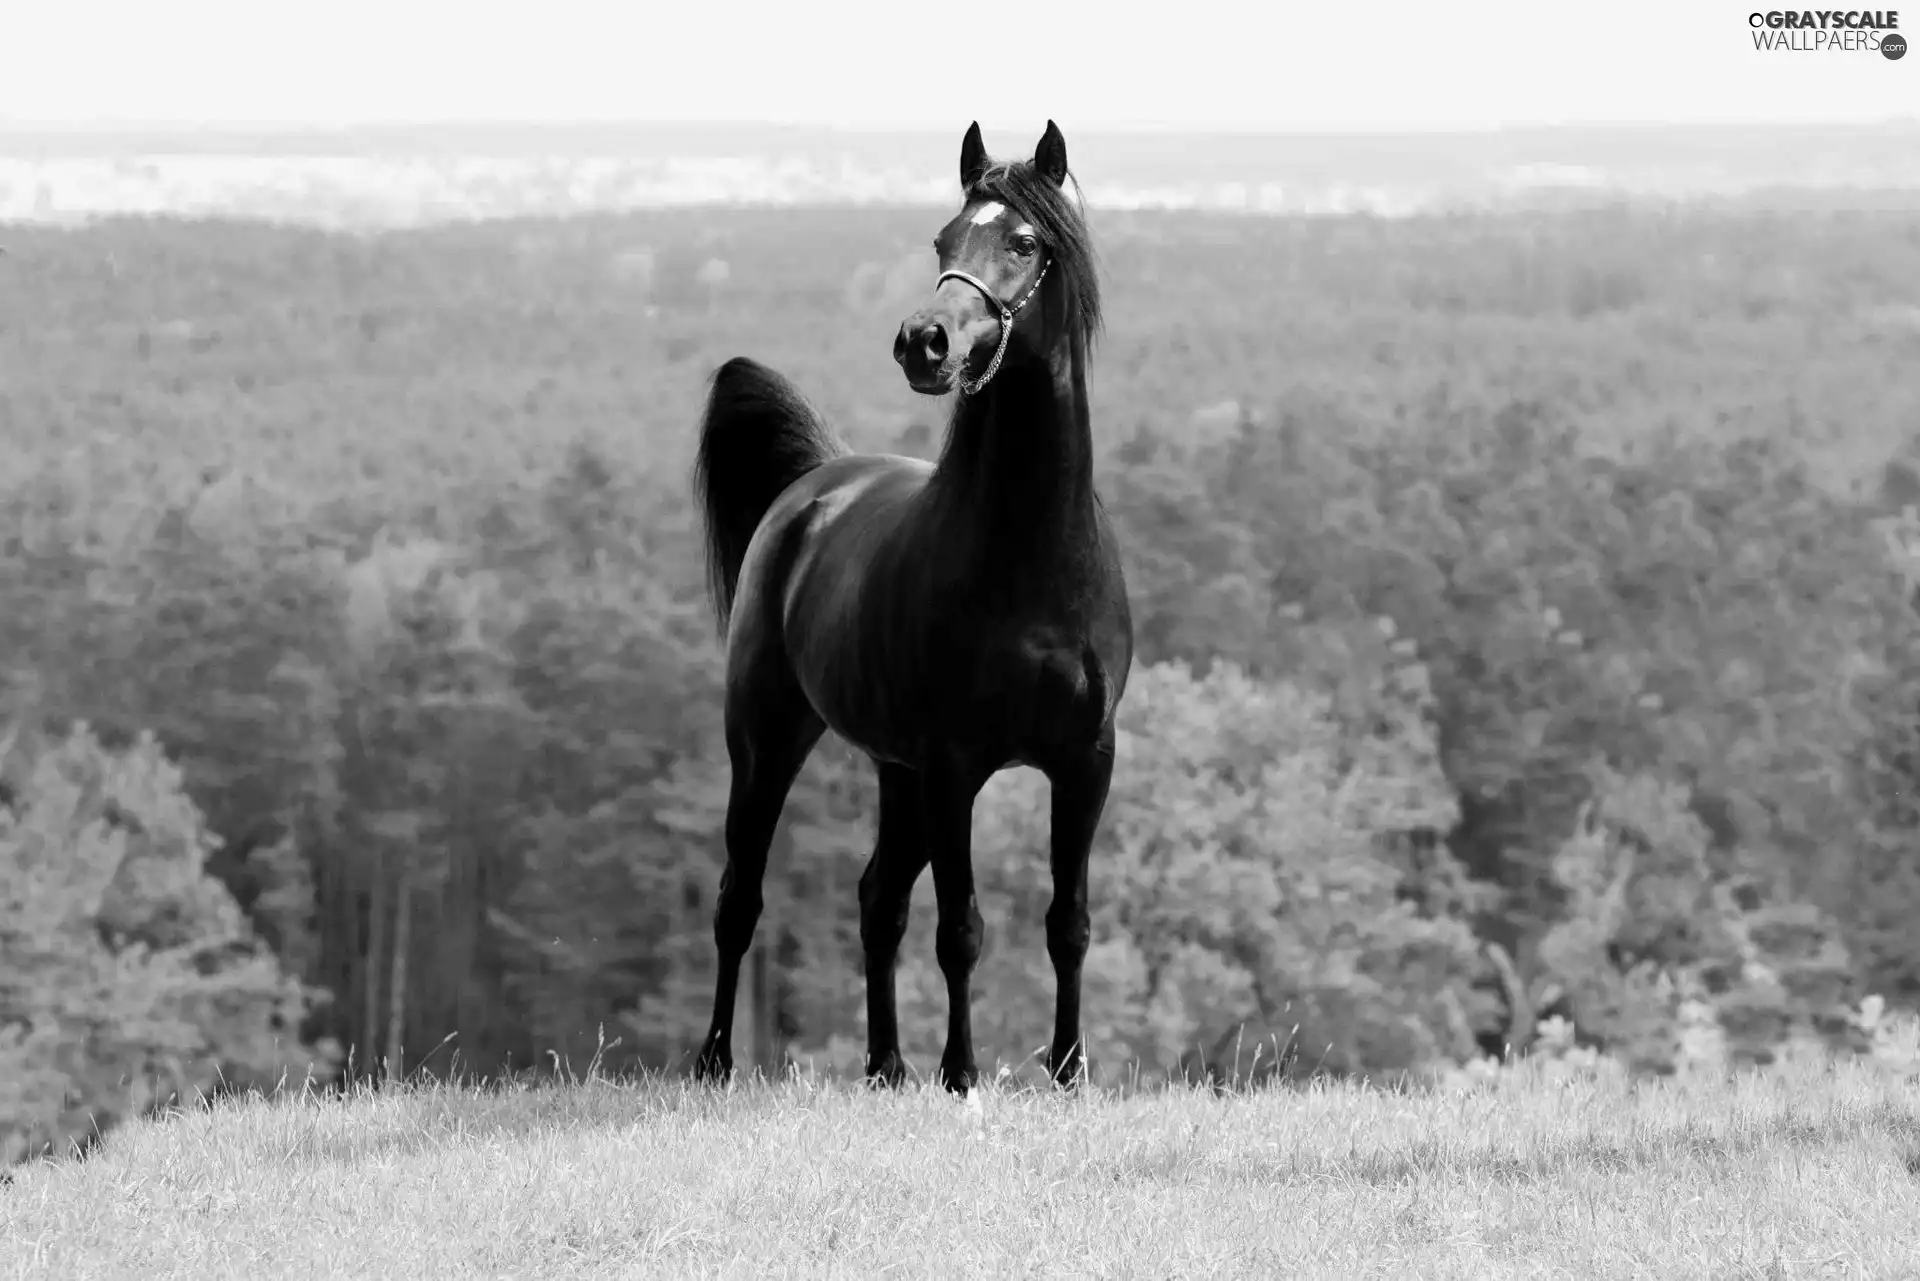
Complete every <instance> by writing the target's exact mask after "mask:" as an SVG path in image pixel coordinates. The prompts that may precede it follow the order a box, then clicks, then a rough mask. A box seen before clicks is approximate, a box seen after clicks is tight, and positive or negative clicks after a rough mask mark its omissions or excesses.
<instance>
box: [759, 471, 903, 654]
mask: <svg viewBox="0 0 1920 1281" xmlns="http://www.w3.org/2000/svg"><path fill="white" fill-rule="evenodd" d="M932 475H933V464H931V463H929V462H925V461H923V460H921V459H918V458H906V457H901V456H898V455H894V454H848V455H845V456H843V457H840V458H835V459H833V460H831V461H830V462H826V463H823V464H821V465H820V466H819V467H816V468H814V469H813V470H812V471H810V472H808V473H807V474H806V475H804V476H802V477H800V478H799V479H798V480H796V481H794V482H793V484H791V485H789V486H788V487H787V488H786V490H785V491H783V492H782V493H781V495H780V496H779V498H777V499H775V500H774V503H773V505H772V506H771V507H769V508H768V509H767V514H766V516H765V517H764V518H763V519H762V520H761V522H760V528H759V529H758V530H757V531H755V533H754V536H753V541H752V543H751V544H750V545H749V546H748V548H747V555H746V560H745V562H744V563H743V565H742V567H741V571H740V594H741V596H742V598H743V599H750V600H752V601H754V602H756V607H755V608H753V609H752V610H750V611H749V612H751V613H755V614H765V615H770V616H769V617H766V618H765V619H764V621H765V622H768V623H775V624H776V629H777V630H784V628H783V627H781V626H779V625H780V624H784V623H785V622H786V620H787V619H788V618H789V617H790V616H791V615H793V614H794V612H795V611H796V610H797V609H801V608H803V607H804V608H806V609H807V610H808V612H811V613H820V612H828V613H832V612H837V611H836V609H835V604H836V602H838V603H839V604H840V605H841V606H843V607H845V608H848V609H851V608H852V606H853V604H854V601H853V600H852V599H851V597H852V596H854V595H855V594H857V593H858V592H859V591H860V590H861V589H862V587H863V586H865V585H868V584H869V582H870V580H871V579H872V578H873V576H874V570H875V567H876V562H877V561H878V560H880V559H881V558H882V556H883V555H884V553H885V552H886V550H887V549H888V548H889V546H890V544H891V543H892V541H893V539H894V536H895V535H896V534H897V533H898V532H899V530H900V527H901V524H902V522H903V521H904V520H905V518H906V516H907V515H908V513H909V511H910V509H911V507H912V502H913V499H914V498H915V497H917V496H918V495H919V493H920V492H921V490H923V489H924V488H925V487H926V483H927V479H928V478H929V477H930V476H932ZM843 598H845V599H843ZM776 620H777V621H776ZM735 643H736V642H735V641H734V640H733V639H732V638H731V637H730V638H729V648H733V647H734V646H735Z"/></svg>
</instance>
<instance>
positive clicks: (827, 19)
mask: <svg viewBox="0 0 1920 1281" xmlns="http://www.w3.org/2000/svg"><path fill="white" fill-rule="evenodd" d="M1881 3H1882V4H1888V5H1891V4H1894V3H1896V0H1881ZM1136 5H1138V7H1137V8H1136V7H1135V6H1136ZM1754 7H1756V6H1755V5H1754V4H1753V3H1751V2H1750V3H1738V2H1734V0H1582V2H1580V3H1573V2H1571V0H1478V2H1476V0H1456V2H1454V3H1434V2H1432V0H1424V2H1416V0H1267V2H1265V3H1258V2H1254V0H1247V2H1243V3H1240V4H1229V3H1222V2H1220V0H1176V2H1175V3H1165V2H1164V0H1163V2H1162V3H1157V4H1153V5H1151V7H1149V6H1148V5H1145V4H1140V3H1139V0H1105V2H1104V3H1096V2H1094V0H1057V2H1052V3H1042V2H1040V0H1031V2H1029V0H890V2H888V3H881V2H880V0H828V2H827V3H820V4H816V3H813V2H812V0H776V2H771V3H769V2H767V0H624V2H609V0H601V2H600V3H590V2H588V0H5V2H4V3H0V123H5V122H9V121H10V122H16V123H26V122H51V121H87V120H96V121H100V120H114V121H120V122H126V123H154V124H174V123H192V122H214V121H218V122H236V123H241V122H244V123H255V124H280V123H315V124H328V123H331V124H349V123H364V122H374V121H390V122H401V121H426V120H474V121H498V120H525V121H551V120H607V121H613V120H648V119H653V120H659V119H698V120H762V121H791V122H795V123H809V124H812V123H826V124H842V125H853V126H861V125H883V126H884V125H916V126H918V125H931V126H935V127H939V128H952V127H954V126H955V123H956V122H960V121H966V120H972V119H976V118H977V119H979V120H980V121H981V123H982V124H983V125H984V126H986V127H988V128H989V129H991V128H994V127H996V126H998V127H1019V128H1029V127H1031V126H1033V125H1034V124H1035V123H1036V122H1039V121H1043V120H1045V119H1046V118H1047V117H1050V116H1051V117H1053V118H1055V119H1057V120H1059V121H1060V123H1061V126H1062V128H1065V129H1067V130H1068V131H1069V132H1071V131H1072V130H1073V129H1074V128H1082V129H1090V128H1101V127H1114V126H1137V125H1175V126H1178V125H1202V126H1212V127H1222V126H1224V127H1242V128H1246V127H1280V128H1309V129H1311V128H1327V129H1342V128H1409V127H1413V128H1418V127H1433V128H1461V127H1464V128H1478V127H1485V126H1492V125H1501V124H1514V125H1518V124H1546V123H1573V122H1636V121H1662V120H1667V121H1684V122H1709V121H1788V120H1792V121H1809V122H1811V121H1836V120H1856V121H1859V120H1877V119H1886V118H1890V117H1903V116H1904V117H1912V116H1915V115H1920V53H1915V54H1913V55H1910V56H1908V57H1906V58H1904V59H1902V60H1900V61H1898V62H1893V61H1889V60H1887V59H1885V58H1883V57H1881V56H1880V55H1879V54H1878V53H1867V52H1829V53H1790V54H1780V53H1762V52H1758V51H1756V50H1755V49H1754V47H1753V43H1752V40H1751V37H1750V35H1749V33H1748V26H1747V14H1748V12H1749V11H1750V10H1752V9H1753V8H1754ZM1129 12H1135V13H1139V14H1140V15H1141V16H1140V17H1139V18H1137V19H1135V20H1132V21H1123V20H1122V19H1121V18H1120V17H1119V16H1117V15H1119V14H1124V13H1129ZM1903 16H1904V15H1903ZM1916 31H1920V0H1915V3H1914V4H1913V12H1912V14H1911V18H1910V20H1909V21H1908V22H1907V23H1906V24H1905V25H1904V27H1903V33H1904V34H1906V35H1907V36H1908V38H1909V39H1911V38H1912V36H1913V34H1914V33H1915V32H1916Z"/></svg>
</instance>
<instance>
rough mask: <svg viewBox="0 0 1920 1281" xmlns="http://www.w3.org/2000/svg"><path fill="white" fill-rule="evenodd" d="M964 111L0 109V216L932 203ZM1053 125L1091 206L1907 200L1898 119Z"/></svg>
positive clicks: (377, 220) (350, 214)
mask: <svg viewBox="0 0 1920 1281" xmlns="http://www.w3.org/2000/svg"><path fill="white" fill-rule="evenodd" d="M965 123H966V122H965V121H964V120H961V119H958V118H956V119H955V121H954V126H953V128H952V129H951V130H950V131H945V132H924V131H919V132H912V133H895V132H874V131H835V130H827V129H803V128H787V127H780V126H771V125H760V126H754V125H730V126H720V125H712V126H700V125H672V124H667V125H602V126H593V125H581V126H548V127H537V126H510V125H501V126H459V125H451V126H437V127H436V126H420V127H407V128H400V127H395V128H360V129H354V130H323V129H311V130H305V131H286V130H283V131H280V132H278V133H260V132H248V131H243V130H232V129H227V130H202V131H195V132H175V133H172V134H167V133H158V132H154V131H142V130H118V131H113V130H102V129H97V128H93V129H72V130H47V129H41V130H23V129H18V128H15V129H7V128H5V127H0V222H5V221H10V220H19V221H32V222H64V221H71V220H74V219H80V218H86V217H92V216H96V215H99V214H114V213H123V214H161V213H175V214H195V215H201V216H209V217H219V216H244V217H261V218H271V219H275V220H284V221H289V222H296V223H308V224H313V223H318V224H323V225H346V226H393V225H409V226H411V225H425V224H432V223H441V222H449V221H464V220H467V219H473V218H498V217H524V216H541V215H572V214H585V213H606V212H614V211H621V210H635V209H650V208H663V207H674V206H688V205H697V206H711V205H725V204H753V205H780V206H794V205H895V206H898V205H930V204H931V205H938V204H941V203H944V202H945V201H946V200H947V199H948V198H949V196H950V195H951V194H952V187H953V183H954V180H955V179H954V161H955V158H956V155H957V152H956V151H955V148H956V147H957V146H958V142H959V137H960V132H961V130H962V129H963V128H964V127H965ZM1060 123H1061V125H1062V127H1063V128H1064V129H1065V130H1066V131H1067V136H1068V139H1069V143H1070V148H1071V155H1072V158H1073V162H1074V169H1075V173H1076V175H1077V177H1078V179H1079V180H1080V181H1081V182H1082V183H1083V184H1084V188H1085V191H1086V194H1087V196H1088V198H1089V199H1090V200H1091V201H1092V202H1093V203H1094V204H1095V205H1096V206H1098V207H1100V208H1103V209H1172V210H1194V209H1200V210H1212V211H1215V212H1234V213H1258V214H1314V215H1339V214H1351V213H1369V214H1375V215H1385V216H1389V217H1397V216H1406V215H1412V214H1419V213H1433V212H1444V211H1458V210H1515V209H1528V208H1559V207H1569V206H1584V205H1591V204H1593V203H1595V202H1604V201H1608V200H1615V199H1622V198H1630V199H1635V200H1640V201H1648V202H1654V203H1660V202H1665V201H1668V200H1673V199H1691V200H1722V199H1749V198H1752V199H1758V200H1760V201H1762V202H1763V203H1767V204H1773V205H1780V204H1786V205H1798V204H1805V203H1808V202H1813V203H1818V204H1821V205H1823V206H1826V207H1836V208H1848V207H1858V206H1861V205H1862V204H1865V203H1869V202H1881V201H1885V200H1888V199H1894V200H1897V201H1900V202H1901V203H1903V204H1905V205H1907V206H1909V207H1910V206H1911V204H1912V203H1913V197H1914V195H1915V193H1917V192H1920V161H1917V160H1916V159H1915V157H1920V122H1915V121H1909V122H1904V123H1900V122H1893V123H1887V124H1881V125H1864V126H1805V127H1684V128H1683V127H1663V128H1644V127H1642V128H1605V127H1582V128H1563V129H1518V130H1501V131H1488V132H1484V133H1470V134H1403V135H1393V134H1331V135H1319V136H1316V135H1259V134H1243V135H1191V134H1177V133H1133V134H1118V133H1100V132H1088V131H1082V130H1080V129H1078V128H1076V127H1075V125H1074V123H1073V121H1072V120H1071V118H1063V119H1062V120H1061V122H1060ZM1035 136H1037V130H1036V132H1035ZM987 143H988V147H989V149H990V150H992V151H993V152H994V153H995V154H1006V155H1025V154H1027V151H1028V150H1029V149H1030V148H1031V147H1032V144H1033V138H1029V137H1016V136H1011V135H1009V134H1008V133H1007V132H1006V131H1004V130H1002V131H994V132H992V133H990V135H989V137H988V139H987Z"/></svg>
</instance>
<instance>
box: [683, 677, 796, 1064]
mask: <svg viewBox="0 0 1920 1281" xmlns="http://www.w3.org/2000/svg"><path fill="white" fill-rule="evenodd" d="M728 685H729V688H728V691H727V756H728V759H729V760H730V761H731V763H732V768H733V785H732V788H731V790H730V791H729V793H728V796H727V838H726V839H727V867H726V870H725V871H724V872H722V873H721V875H720V902H719V905H718V906H717V907H716V908H715V909H714V913H713V942H714V948H715V950H716V951H717V952H718V954H719V966H718V972H717V973H716V975H715V977H714V989H713V1023H712V1025H711V1026H710V1027H709V1028H708V1029H707V1039H706V1042H705V1044H703V1045H702V1046H701V1047H700V1057H699V1058H698V1059H697V1060H696V1061H695V1063H694V1075H695V1076H696V1077H697V1078H698V1079H700V1080H702V1081H715V1082H717V1081H724V1080H726V1079H727V1076H728V1075H729V1074H730V1073H731V1072H732V1071H733V1000H734V994H735V992H736V991H737V990H738V988H739V983H740V962H741V959H742V958H744V957H745V956H746V954H747V948H748V946H749V945H750V944H751V943H752V942H753V929H754V926H755V925H757V924H758V923H759V920H760V907H761V901H762V900H761V882H762V880H763V879H764V877H765V876H766V871H767V847H768V846H769V845H771V844H772V843H773V829H774V825H775V824H776V823H778V822H779V821H780V810H781V807H782V806H783V805H785V804H786V800H787V792H788V791H789V790H790V789H791V788H792V787H793V779H794V776H795V775H796V774H798V773H799V772H800V766H801V765H802V764H804V763H805V761H806V759H807V753H808V752H811V751H812V750H813V745H814V744H815V743H817V742H819V741H820V735H821V733H822V732H823V731H824V729H825V726H824V725H823V724H822V723H821V720H820V718H819V716H817V715H816V714H815V713H814V710H813V708H812V707H811V706H809V705H808V703H807V700H806V696H805V695H804V694H802V693H801V692H800V688H799V686H798V684H797V683H795V681H794V680H793V678H792V675H791V674H790V673H789V672H787V671H786V670H785V668H784V667H782V668H781V669H780V670H779V672H778V674H777V675H773V674H771V673H769V674H768V676H767V678H766V679H759V680H754V681H748V682H741V683H738V684H736V683H735V682H733V681H731V680H730V681H729V682H728Z"/></svg>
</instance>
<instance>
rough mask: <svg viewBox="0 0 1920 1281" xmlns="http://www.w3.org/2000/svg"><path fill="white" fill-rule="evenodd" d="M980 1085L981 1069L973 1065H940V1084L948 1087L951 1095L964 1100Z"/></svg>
mask: <svg viewBox="0 0 1920 1281" xmlns="http://www.w3.org/2000/svg"><path fill="white" fill-rule="evenodd" d="M979 1083H980V1069H979V1068H977V1067H975V1066H974V1065H973V1064H971V1063H960V1064H952V1065H950V1064H946V1063H942V1064H941V1065H940V1084H942V1085H944V1086H946V1087H947V1090H948V1091H949V1092H950V1093H953V1094H958V1095H960V1096H962V1097H963V1098H964V1097H965V1096H966V1095H967V1093H968V1092H969V1091H971V1090H972V1089H973V1087H974V1086H976V1085H978V1084H979Z"/></svg>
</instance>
